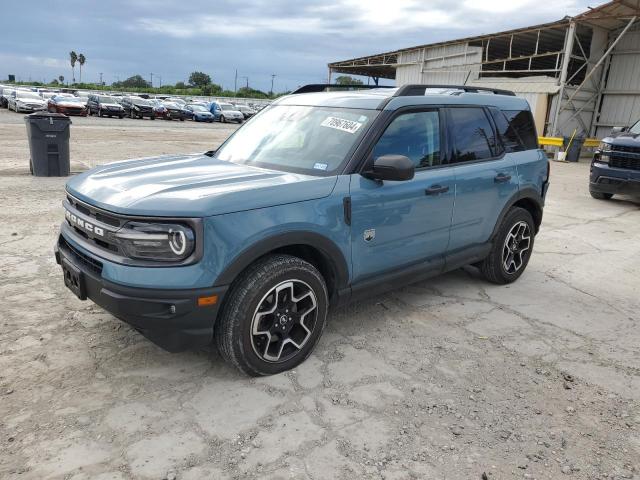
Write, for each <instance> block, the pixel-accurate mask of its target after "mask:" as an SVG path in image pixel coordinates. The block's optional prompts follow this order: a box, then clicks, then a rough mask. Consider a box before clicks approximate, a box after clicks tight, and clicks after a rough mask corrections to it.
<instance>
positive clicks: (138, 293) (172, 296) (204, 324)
mask: <svg viewBox="0 0 640 480" xmlns="http://www.w3.org/2000/svg"><path fill="white" fill-rule="evenodd" d="M54 253H55V257H56V262H57V263H58V264H59V265H61V266H63V265H64V266H63V271H64V272H65V274H66V272H67V270H65V268H67V269H72V270H74V271H76V272H79V273H78V278H77V280H79V284H78V285H77V287H76V288H75V289H74V290H73V291H74V292H75V293H76V295H77V296H78V297H79V298H80V299H81V300H85V299H90V300H92V301H93V302H94V303H96V304H97V305H99V306H100V307H102V308H104V309H105V310H106V311H108V312H109V313H111V314H112V315H113V316H114V317H116V318H118V319H120V320H122V321H124V322H126V323H128V324H129V325H131V326H132V327H134V328H135V329H136V330H138V331H139V332H140V333H142V334H143V335H144V336H145V337H147V338H148V339H149V340H151V341H152V342H153V343H155V344H156V345H158V346H160V347H162V348H164V349H165V350H167V351H169V352H180V351H183V350H186V349H191V348H198V347H203V346H206V345H209V344H210V343H211V341H212V339H213V325H214V323H215V319H216V316H217V314H218V310H219V307H220V305H221V303H222V299H223V297H224V294H225V293H226V291H227V288H228V287H226V286H224V287H213V288H201V289H184V290H182V289H180V290H164V289H158V288H138V287H135V288H134V287H128V286H124V285H119V284H116V283H113V282H110V281H107V280H105V279H104V278H102V276H101V273H100V272H101V265H102V262H101V261H100V260H98V259H95V258H92V257H90V256H88V255H86V254H85V253H83V252H82V251H80V250H78V249H77V248H76V247H74V246H73V245H72V244H71V243H69V242H68V241H67V240H66V239H65V238H64V236H63V235H60V237H59V239H58V243H57V244H56V246H55V247H54ZM69 264H70V265H71V266H70V267H69ZM214 295H217V302H216V303H215V304H213V305H205V306H199V305H198V299H200V298H202V297H212V296H214Z"/></svg>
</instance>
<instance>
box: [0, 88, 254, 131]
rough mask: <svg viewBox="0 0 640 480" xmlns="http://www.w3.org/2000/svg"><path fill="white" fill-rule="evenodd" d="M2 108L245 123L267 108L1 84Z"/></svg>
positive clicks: (80, 114) (88, 114) (152, 118)
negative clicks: (70, 91) (71, 91)
mask: <svg viewBox="0 0 640 480" xmlns="http://www.w3.org/2000/svg"><path fill="white" fill-rule="evenodd" d="M0 107H2V108H8V109H10V110H13V111H15V112H23V113H31V112H37V111H45V110H46V111H48V112H51V113H61V114H64V115H79V116H91V115H97V116H98V117H118V118H124V117H125V116H127V117H129V118H138V119H143V118H149V119H151V120H155V119H156V118H162V119H165V120H179V121H184V120H185V119H186V120H193V121H196V122H209V123H211V122H214V121H217V122H222V123H225V122H237V123H242V122H243V121H245V120H246V119H248V118H251V117H252V116H253V115H255V113H256V112H257V111H258V110H259V109H261V108H263V107H262V106H257V105H241V104H237V105H234V104H232V103H229V102H220V101H213V102H203V101H197V100H194V101H187V100H185V99H183V98H179V97H166V96H163V97H160V96H158V97H156V98H149V96H148V95H144V94H141V95H124V94H121V93H113V94H106V93H86V92H75V93H68V92H60V91H52V90H49V89H44V88H26V87H17V86H5V85H0Z"/></svg>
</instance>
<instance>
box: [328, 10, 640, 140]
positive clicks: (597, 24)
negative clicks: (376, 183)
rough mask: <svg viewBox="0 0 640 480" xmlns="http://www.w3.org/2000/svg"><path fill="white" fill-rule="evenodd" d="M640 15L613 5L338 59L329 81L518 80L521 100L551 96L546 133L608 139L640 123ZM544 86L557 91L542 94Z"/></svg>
mask: <svg viewBox="0 0 640 480" xmlns="http://www.w3.org/2000/svg"><path fill="white" fill-rule="evenodd" d="M639 17H640V0H614V1H611V2H609V3H606V4H603V5H601V6H599V7H596V8H592V9H590V10H588V11H586V12H584V13H581V14H579V15H576V16H574V17H565V18H563V19H561V20H558V21H556V22H550V23H545V24H540V25H533V26H530V27H524V28H519V29H514V30H509V31H506V32H499V33H494V34H487V35H480V36H476V37H468V38H462V39H457V40H451V41H446V42H439V43H433V44H426V45H419V46H415V47H410V48H405V49H401V50H396V51H393V52H387V53H381V54H377V55H371V56H368V57H360V58H354V59H350V60H344V61H339V62H333V63H330V64H329V65H328V67H329V79H330V78H331V75H332V74H333V73H346V74H352V75H363V76H368V77H371V78H372V79H373V81H374V82H376V83H377V82H378V79H379V78H387V79H395V80H396V84H397V85H398V86H400V85H404V84H407V83H436V84H478V85H485V86H494V87H499V86H504V85H505V83H508V82H514V81H517V84H518V88H517V89H515V90H516V94H517V95H521V96H525V97H526V96H527V95H528V96H529V97H530V96H531V94H535V93H538V94H540V93H544V94H546V95H549V101H548V102H547V101H545V102H544V103H545V105H547V112H546V115H545V116H544V117H545V118H544V125H540V124H539V125H538V129H539V131H540V132H543V131H544V132H546V133H547V134H548V135H554V136H563V135H564V136H568V135H571V134H572V133H573V132H574V131H577V132H578V134H580V135H584V136H598V137H602V136H604V135H605V134H606V133H607V132H608V131H609V130H610V129H611V127H613V126H616V125H628V124H629V122H630V121H632V120H634V119H637V118H640V21H639V20H638V19H639ZM541 82H552V83H553V88H551V87H550V86H549V85H548V84H547V85H545V86H544V88H543V89H542V90H540V84H541ZM527 85H530V87H528V86H527ZM529 97H527V98H529Z"/></svg>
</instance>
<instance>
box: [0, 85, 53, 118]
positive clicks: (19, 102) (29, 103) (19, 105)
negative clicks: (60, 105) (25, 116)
mask: <svg viewBox="0 0 640 480" xmlns="http://www.w3.org/2000/svg"><path fill="white" fill-rule="evenodd" d="M8 108H9V110H14V111H15V112H16V113H18V112H38V111H41V110H46V109H47V102H46V101H45V99H44V98H42V97H41V96H40V95H38V94H37V93H36V92H30V91H27V90H16V91H15V92H13V93H12V94H11V96H10V97H9V105H8Z"/></svg>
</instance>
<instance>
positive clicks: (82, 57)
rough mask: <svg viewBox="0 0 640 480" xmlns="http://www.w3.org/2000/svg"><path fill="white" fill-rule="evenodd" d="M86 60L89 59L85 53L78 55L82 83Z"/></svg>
mask: <svg viewBox="0 0 640 480" xmlns="http://www.w3.org/2000/svg"><path fill="white" fill-rule="evenodd" d="M86 61H87V59H86V58H85V56H84V54H83V53H81V54H80V55H78V63H79V64H80V83H82V66H83V65H84V62H86Z"/></svg>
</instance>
